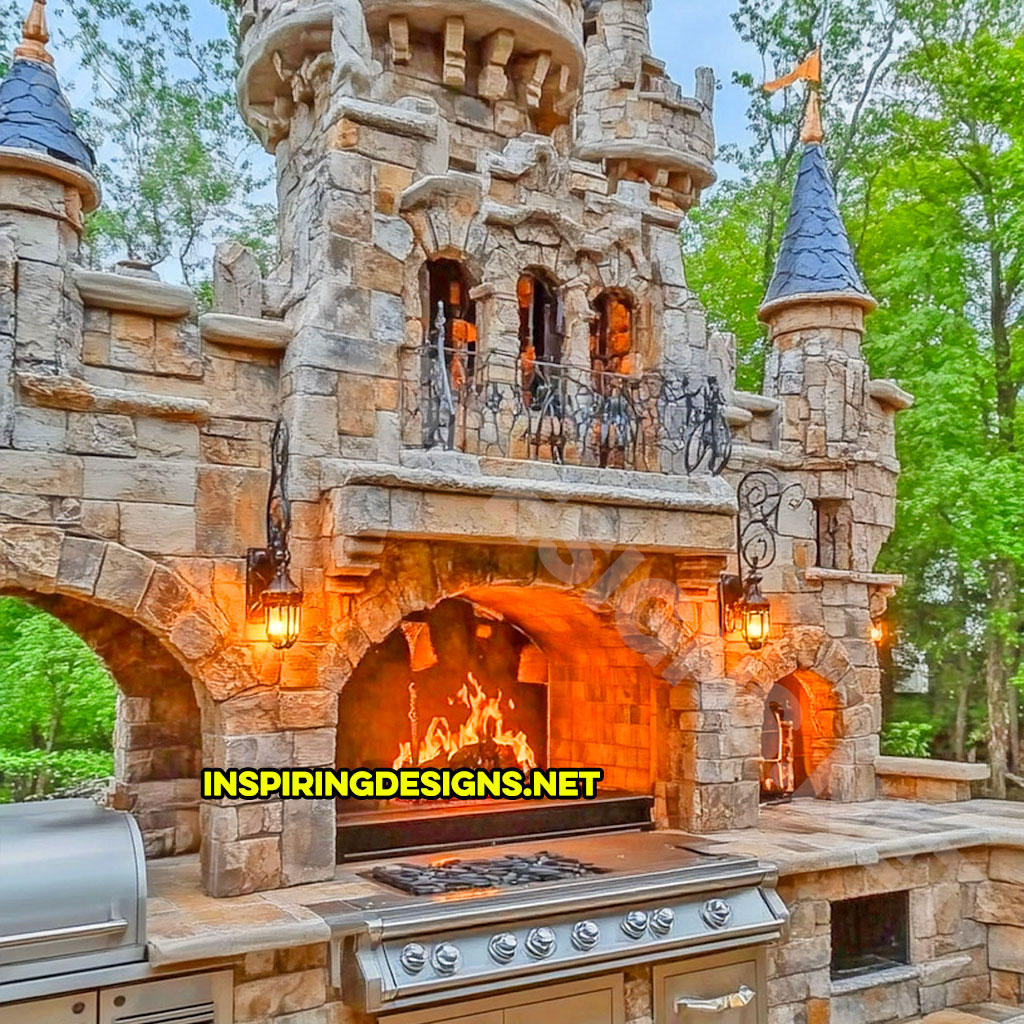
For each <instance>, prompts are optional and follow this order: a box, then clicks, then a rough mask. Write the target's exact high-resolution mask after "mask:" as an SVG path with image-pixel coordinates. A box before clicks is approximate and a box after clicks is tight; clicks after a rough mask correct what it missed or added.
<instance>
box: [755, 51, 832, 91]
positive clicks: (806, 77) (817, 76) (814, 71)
mask: <svg viewBox="0 0 1024 1024" xmlns="http://www.w3.org/2000/svg"><path fill="white" fill-rule="evenodd" d="M794 82H815V83H816V84H818V85H821V48H820V47H819V48H818V49H817V50H815V51H814V53H812V54H811V55H810V57H808V58H807V60H805V61H804V62H803V64H801V65H799V67H797V68H794V70H792V71H791V72H790V73H789V74H788V75H783V77H782V78H777V79H776V80H775V81H774V82H768V83H767V84H766V85H765V87H764V91H765V92H778V91H779V90H780V89H785V88H786V86H787V85H792V84H793V83H794Z"/></svg>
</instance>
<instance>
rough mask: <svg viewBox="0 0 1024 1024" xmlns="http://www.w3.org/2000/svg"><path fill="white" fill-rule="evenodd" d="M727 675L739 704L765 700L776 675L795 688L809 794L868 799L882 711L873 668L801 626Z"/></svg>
mask: <svg viewBox="0 0 1024 1024" xmlns="http://www.w3.org/2000/svg"><path fill="white" fill-rule="evenodd" d="M732 678H733V680H734V681H735V682H736V684H737V687H738V691H739V694H740V700H741V703H742V702H743V701H750V700H755V701H757V702H760V703H763V702H765V701H767V700H768V699H769V696H770V694H771V692H772V690H773V688H774V687H776V686H777V685H778V684H779V683H780V681H783V680H786V681H791V683H790V685H791V686H797V687H799V692H800V693H801V694H802V696H803V697H804V699H805V705H804V706H805V709H806V712H805V713H806V714H807V715H808V716H809V719H810V722H809V728H808V729H807V733H809V735H805V744H806V750H807V760H808V767H809V772H808V775H809V783H810V785H811V786H812V787H813V790H814V795H816V796H819V797H825V798H828V799H831V800H837V801H841V802H854V801H859V800H870V799H873V797H874V785H875V783H874V762H875V758H876V757H877V756H878V732H879V729H880V728H881V713H882V711H881V697H880V695H879V684H878V670H877V667H874V668H873V667H870V666H869V667H858V666H857V665H855V664H854V663H853V662H852V660H851V658H850V655H849V652H848V651H847V650H846V647H845V646H844V644H843V642H842V641H841V640H837V639H834V638H832V637H829V636H828V634H827V633H826V632H825V631H824V630H823V629H821V628H818V627H813V626H803V627H795V628H792V629H790V630H788V631H787V632H786V634H785V635H784V636H783V638H782V639H780V640H777V641H773V642H772V643H770V644H769V645H768V646H767V647H766V648H765V650H764V651H763V652H762V653H761V654H760V655H759V656H757V657H748V658H745V659H744V660H743V661H742V662H741V663H740V664H739V666H738V667H737V668H736V670H735V671H734V672H733V674H732ZM758 715H760V712H758ZM801 795H802V794H801Z"/></svg>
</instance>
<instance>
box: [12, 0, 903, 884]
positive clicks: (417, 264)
mask: <svg viewBox="0 0 1024 1024" xmlns="http://www.w3.org/2000/svg"><path fill="white" fill-rule="evenodd" d="M648 7H649V3H648V0H604V2H603V3H602V4H589V5H587V7H586V9H584V5H583V4H582V3H581V2H580V0H503V2H501V3H496V2H495V3H477V4H471V5H467V7H466V9H465V10H463V9H462V8H461V7H460V6H459V5H443V4H435V3H413V4H409V3H403V4H396V3H392V2H390V0H364V2H363V3H360V2H358V0H333V2H330V3H305V2H300V3H296V2H293V0H245V3H244V4H243V5H242V7H241V11H240V34H241V51H240V57H241V70H240V76H239V98H240V104H241V109H242V113H243V116H244V117H245V118H246V119H247V121H248V122H249V124H250V125H251V126H252V128H253V129H254V131H256V132H257V133H258V134H259V136H260V138H261V140H262V141H263V142H264V144H265V145H266V147H267V148H268V149H269V150H270V151H271V152H273V154H274V157H275V160H276V165H277V179H278V200H279V208H280V238H279V242H280V259H279V262H278V263H277V265H276V266H274V267H273V268H272V269H271V271H270V272H269V274H268V275H267V276H266V278H265V279H264V278H261V276H260V273H259V270H258V268H257V266H256V264H255V261H254V260H253V258H252V257H251V255H250V254H248V253H247V252H246V251H245V250H243V249H241V248H240V247H238V246H233V245H226V246H222V247H221V248H219V249H218V252H217V260H216V270H215V281H214V294H215V308H214V309H213V310H212V311H210V312H208V313H205V314H203V315H202V316H199V317H198V319H197V317H196V310H195V306H194V301H193V298H192V296H191V294H190V293H189V292H188V291H187V290H186V289H184V288H182V287H179V286H177V285H172V284H167V283H164V282H162V281H160V280H158V279H156V278H155V276H154V275H153V274H152V273H150V272H147V271H145V270H140V269H139V268H133V267H132V266H130V265H121V266H119V267H117V268H115V270H113V271H112V272H97V271H91V270H87V269H84V268H83V267H82V266H81V265H80V264H79V262H78V259H77V253H78V245H79V240H80V236H81V232H82V226H83V217H84V216H85V215H87V214H88V213H89V212H90V211H91V210H93V209H95V208H96V206H97V205H98V204H99V202H100V195H99V187H98V185H97V183H96V181H95V179H94V177H93V164H92V156H91V153H90V151H89V150H88V148H87V147H86V146H85V145H84V144H83V143H82V141H81V139H80V138H79V136H78V135H77V133H76V131H75V128H74V126H73V123H72V121H71V118H70V113H69V110H68V106H67V103H66V101H65V100H64V98H63V96H62V94H61V92H60V88H59V86H58V84H57V80H56V77H55V72H54V69H53V66H52V61H51V59H50V57H49V54H48V53H47V51H46V49H45V35H46V33H45V22H44V19H43V16H42V14H43V8H42V5H41V3H38V2H37V4H36V6H35V8H34V10H33V15H32V17H31V18H30V20H29V23H28V25H27V28H26V41H25V43H23V45H22V47H20V48H19V50H18V53H17V55H16V57H15V60H14V63H13V65H12V68H11V71H10V73H9V75H8V77H7V79H6V80H5V81H4V83H3V85H2V86H0V210H2V217H0V226H2V232H0V299H2V304H3V305H2V316H0V380H2V385H3V386H2V390H0V537H2V543H0V585H2V587H3V589H4V591H5V592H11V593H18V594H22V595H24V596H27V597H29V598H30V599H32V600H35V601H37V602H39V603H41V604H43V605H44V606H45V607H47V608H48V609H50V610H51V611H52V612H53V613H54V614H56V615H58V616H59V617H61V618H63V619H64V620H65V621H66V622H68V623H69V624H70V625H71V626H72V627H73V628H75V629H76V630H78V631H79V632H80V633H81V634H82V635H83V636H84V637H85V638H86V639H87V640H88V641H89V642H90V643H92V644H93V646H94V647H95V648H96V649H97V650H98V651H99V652H100V653H101V654H102V655H103V657H104V658H105V659H106V661H107V663H108V665H109V666H110V669H111V671H112V673H113V675H114V677H115V678H116V680H117V682H118V683H119V685H120V688H121V692H122V699H121V705H120V709H119V722H118V728H117V736H116V746H117V774H118V779H117V792H116V795H115V800H116V802H117V804H118V805H119V806H123V807H128V808H131V809H132V810H133V811H134V812H135V813H136V814H137V816H138V818H139V821H140V823H141V824H142V827H143V830H144V833H145V835H146V839H147V843H148V844H149V848H150V852H151V853H152V854H153V855H166V854H174V853H181V852H187V851H192V850H195V849H199V848H201V850H202V862H203V872H204V886H205V887H206V889H207V891H209V892H210V893H213V894H217V895H229V894H234V893H241V892H249V891H253V890H259V889H267V888H273V887H277V886H282V885H284V886H287V885H291V884H295V883H301V882H310V881H314V880H317V879H322V878H327V877H330V875H331V873H332V872H333V870H334V834H335V809H334V807H333V806H332V805H331V804H330V803H329V802H324V801H321V802H314V803H309V802H305V801H300V802H281V801H268V802H267V803H265V804H263V805H256V806H254V805H250V804H245V805H234V804H231V803H230V802H224V803H222V804H204V805H203V806H202V807H200V806H199V800H198V790H197V785H198V784H197V776H198V772H199V769H200V767H201V766H203V765H207V766H219V767H228V768H230V767H247V766H284V765H290V766H304V767H316V766H331V765H333V764H334V763H335V759H336V730H337V722H338V701H339V694H343V693H344V690H345V686H346V682H347V680H348V679H349V678H350V676H352V674H353V673H354V672H355V671H356V669H357V667H358V666H359V664H360V662H361V660H362V659H363V657H364V655H366V653H367V652H368V651H370V650H371V649H372V648H373V647H374V646H375V645H377V644H379V643H381V642H382V641H383V640H384V639H385V638H386V637H387V636H388V635H389V634H390V633H392V631H394V630H395V629H396V628H397V627H398V626H399V625H400V624H401V623H402V621H403V619H405V618H406V617H407V616H409V615H414V614H416V613H420V612H422V611H423V610H424V609H429V608H432V607H434V606H436V605H437V604H438V603H439V602H441V601H442V600H446V599H452V598H464V599H468V600H471V601H472V602H474V603H475V604H476V605H477V606H479V607H482V608H485V609H489V610H490V612H491V613H492V614H493V615H495V616H496V617H503V618H506V619H507V620H508V621H510V622H513V623H515V624H516V626H517V627H518V628H519V629H521V630H522V631H523V632H525V633H526V634H527V635H528V636H529V637H530V638H531V640H532V641H533V642H534V644H535V645H536V647H537V648H538V650H539V652H540V656H539V657H538V659H536V667H535V668H534V670H533V671H534V672H535V673H537V675H536V678H533V679H532V680H531V681H533V682H540V683H544V684H546V685H547V687H548V704H549V715H550V725H549V737H548V756H547V761H548V762H549V763H550V764H552V765H570V766H571V765H599V766H601V767H603V768H604V769H605V772H606V782H607V784H608V785H611V786H614V787H618V788H621V789H625V790H630V791H633V792H643V793H650V794H652V795H653V796H654V797H655V801H656V802H655V812H656V816H657V819H658V821H659V822H660V823H661V824H662V825H666V826H673V827H681V828H685V829H689V830H694V831H703V832H708V831H715V830H720V829H726V828H742V827H747V826H755V825H756V824H757V820H758V805H759V797H760V795H761V790H762V782H763V777H762V776H763V773H762V769H761V762H762V754H763V750H762V746H763V736H762V730H763V726H764V721H765V717H764V716H765V702H766V699H767V695H768V694H769V692H770V691H771V690H772V688H773V687H775V686H776V685H777V684H780V683H784V684H785V685H786V686H788V687H789V688H790V689H789V692H790V693H791V694H792V696H793V699H794V702H795V703H796V704H797V705H799V707H800V708H802V709H803V715H804V719H805V725H804V728H805V732H806V735H805V737H804V741H803V742H804V744H805V749H804V753H803V754H802V758H803V762H804V763H803V767H802V774H803V776H804V782H805V783H806V786H807V787H809V789H805V791H806V792H813V794H814V795H817V796H819V797H821V798H825V799H830V800H833V801H840V802H849V801H853V802H856V801H862V800H867V799H871V798H873V797H874V795H875V792H876V778H875V768H874V764H875V759H876V756H877V754H878V734H879V729H880V697H879V673H878V667H877V657H876V650H875V646H874V645H873V644H872V642H871V639H870V634H871V626H872V619H873V617H877V616H878V615H879V614H880V613H881V611H882V610H883V609H884V604H885V600H886V597H887V596H888V594H889V593H890V592H891V589H892V587H893V586H894V585H896V584H897V583H898V580H897V579H896V578H892V577H885V576H879V575H877V574H875V573H874V572H873V566H874V562H875V559H876V557H877V555H878V552H879V549H880V547H881V545H882V543H883V542H884V540H885V538H886V536H887V535H888V533H889V530H890V528H891V526H892V523H893V514H894V487H895V480H896V474H897V470H898V467H897V463H896V459H895V453H894V444H893V421H894V414H895V412H896V411H897V410H898V409H900V408H903V407H905V406H906V405H907V404H908V402H909V398H908V396H906V395H905V394H904V393H903V392H901V391H900V390H899V388H897V387H896V386H895V385H893V384H891V383H888V382H885V381H872V380H871V379H870V376H869V374H868V370H867V367H866V364H865V362H864V360H863V357H862V355H861V352H860V340H861V334H862V331H863V321H864V315H865V313H866V312H868V311H870V309H871V308H872V306H873V302H872V300H871V298H870V296H869V295H868V294H867V293H866V291H865V289H864V286H863V284H862V283H861V281H860V278H859V276H858V275H857V272H856V268H855V267H854V266H853V262H852V258H851V256H850V248H849V244H848V242H847V239H846V235H845V231H844V229H843V226H842V223H841V221H840V219H839V215H838V212H837V209H836V205H835V197H834V194H833V192H832V188H831V185H830V183H829V178H828V171H827V168H826V166H825V161H824V155H823V151H822V148H821V146H820V144H819V143H818V142H816V141H814V142H810V143H808V144H807V145H806V148H805V151H804V155H803V159H802V164H801V170H800V175H799V179H798V182H797V186H796V193H795V195H794V202H793V211H792V217H791V222H790V225H789V228H788V231H787V234H786V236H785V239H784V241H783V246H782V251H781V253H780V257H779V267H778V272H777V274H776V277H775V279H774V281H773V283H772V287H771V290H770V292H769V295H768V297H767V299H766V302H765V305H764V306H763V308H762V316H763V318H764V320H765V322H766V323H767V325H768V329H769V332H770V336H771V355H770V357H769V360H768V371H767V375H766V381H765V389H764V393H763V394H748V393H743V392H740V391H737V390H736V389H735V387H734V384H733V364H734V358H735V355H734V345H733V341H732V339H731V338H730V337H729V336H726V335H722V334H719V333H716V332H714V331H711V330H709V329H708V326H707V323H706V318H705V315H704V312H703V310H702V308H701V306H700V303H699V302H698V300H697V298H696V296H695V295H694V294H693V292H692V291H691V290H690V289H689V288H688V286H687V282H686V276H685V271H684V267H683V263H682V259H681V255H680V245H679V237H678V232H679V228H680V224H681V222H682V220H683V218H684V217H685V216H686V213H687V211H688V210H689V209H690V208H691V207H692V205H693V204H694V203H695V202H697V201H698V199H699V197H700V194H701V191H702V190H703V189H704V188H706V187H707V186H708V185H710V184H711V183H712V181H713V180H714V171H713V169H712V158H713V153H714V131H713V125H712V113H713V102H714V90H715V87H714V78H713V75H712V73H711V72H710V71H709V70H706V69H703V70H701V71H700V72H698V75H697V85H696V90H695V91H696V95H695V96H693V97H688V96H684V95H683V93H682V91H681V89H680V88H679V86H678V85H676V84H675V83H673V82H672V81H671V80H670V79H669V78H668V77H667V75H666V73H665V68H664V65H663V63H662V62H660V61H658V60H657V59H656V58H654V57H653V56H652V55H651V47H650V40H649V38H648V30H647V14H648ZM279 419H280V420H282V421H283V422H284V423H285V424H286V426H287V428H288V432H289V437H290V443H289V453H288V454H289V461H288V468H287V478H286V484H287V488H288V492H289V496H290V500H291V528H290V537H289V548H290V554H291V573H292V576H293V577H294V579H295V581H296V583H297V584H299V585H300V586H301V588H302V590H303V592H304V599H303V610H302V629H301V635H300V637H299V640H298V642H297V643H296V644H295V645H294V646H293V647H291V648H290V649H287V650H284V651H278V650H275V649H273V648H272V647H271V645H270V644H269V643H268V642H267V639H266V633H265V631H264V628H263V625H262V623H261V622H259V621H252V616H251V615H247V608H246V599H245V584H246V579H245V574H246V570H245V566H246V562H245V559H246V552H247V549H249V548H259V547H263V546H264V545H265V544H266V535H265V512H264V510H265V507H266V502H267V492H268V487H269V469H270V457H271V445H270V441H271V433H272V431H273V427H274V424H275V422H276V421H278V420H279ZM759 469H771V470H772V472H773V473H774V474H775V476H776V478H777V479H778V480H779V481H780V483H781V485H782V486H783V487H788V486H789V485H791V484H799V485H800V489H801V490H800V500H799V501H797V502H792V501H789V500H786V501H785V502H782V503H781V507H780V509H779V521H778V526H779V530H778V550H777V557H776V559H775V562H774V564H773V565H772V566H771V567H770V568H767V569H766V570H765V571H764V573H763V575H764V581H763V584H762V589H763V591H764V593H765V595H766V596H767V597H768V599H769V600H770V602H771V605H772V623H773V625H772V632H771V636H770V637H769V641H768V643H767V644H766V645H765V647H764V648H763V650H760V651H758V652H756V653H752V652H751V650H750V649H749V648H748V646H747V645H746V644H745V643H744V642H743V640H742V638H740V637H739V636H738V635H737V634H736V633H735V632H728V631H725V632H723V630H722V628H721V623H720V608H719V591H718V584H719V578H720V576H721V574H722V573H723V572H725V571H726V570H730V571H732V572H736V570H737V564H736V528H737V498H736V485H737V482H738V481H739V480H740V479H741V477H743V476H744V474H746V473H747V472H748V471H750V470H759ZM741 568H742V567H741ZM366 727H367V729H372V728H373V722H372V721H369V722H367V723H366Z"/></svg>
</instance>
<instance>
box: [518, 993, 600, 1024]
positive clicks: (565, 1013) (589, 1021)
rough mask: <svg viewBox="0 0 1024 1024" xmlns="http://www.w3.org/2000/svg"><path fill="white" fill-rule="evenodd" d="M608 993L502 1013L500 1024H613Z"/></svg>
mask: <svg viewBox="0 0 1024 1024" xmlns="http://www.w3.org/2000/svg"><path fill="white" fill-rule="evenodd" d="M615 1020H616V1016H615V1009H614V1006H613V1003H612V991H611V989H603V990H601V991H597V992H584V993H581V994H580V995H578V996H564V997H563V998H561V999H544V1000H542V1001H540V1002H536V1003H528V1004H527V1005H525V1006H516V1007H513V1008H511V1009H508V1010H506V1011H505V1021H504V1024H542V1022H544V1024H547V1022H548V1021H550V1022H552V1024H553V1022H554V1021H558V1024H615Z"/></svg>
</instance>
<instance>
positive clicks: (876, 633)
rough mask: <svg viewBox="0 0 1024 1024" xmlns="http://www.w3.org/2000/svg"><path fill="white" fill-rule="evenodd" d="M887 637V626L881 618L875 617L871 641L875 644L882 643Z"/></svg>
mask: <svg viewBox="0 0 1024 1024" xmlns="http://www.w3.org/2000/svg"><path fill="white" fill-rule="evenodd" d="M884 639H885V626H883V625H882V622H881V620H880V619H875V620H874V621H873V622H872V623H871V642H872V643H873V644H881V642H882V641H883V640H884Z"/></svg>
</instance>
